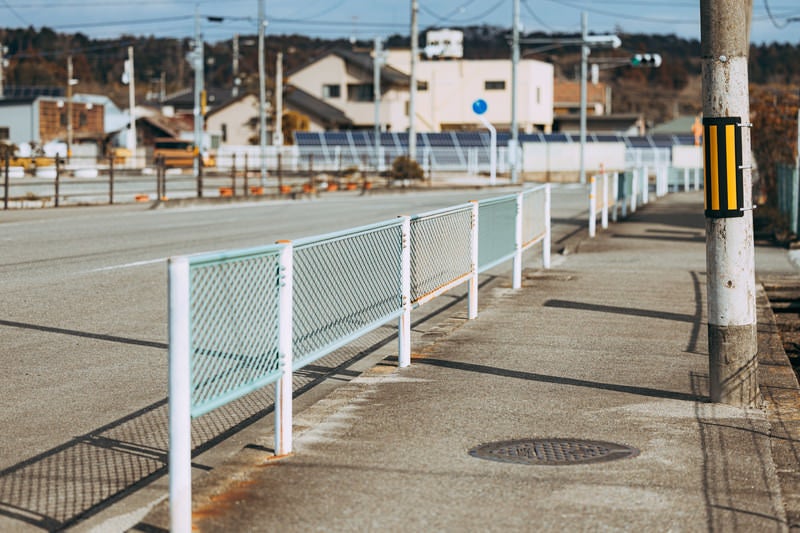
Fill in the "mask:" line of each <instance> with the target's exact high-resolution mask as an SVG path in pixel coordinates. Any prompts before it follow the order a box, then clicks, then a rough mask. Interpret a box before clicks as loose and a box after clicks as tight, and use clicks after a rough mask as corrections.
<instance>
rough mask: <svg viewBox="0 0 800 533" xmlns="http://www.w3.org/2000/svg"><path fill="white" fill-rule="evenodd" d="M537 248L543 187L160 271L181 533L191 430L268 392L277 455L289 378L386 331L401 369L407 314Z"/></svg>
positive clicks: (544, 225) (286, 441)
mask: <svg viewBox="0 0 800 533" xmlns="http://www.w3.org/2000/svg"><path fill="white" fill-rule="evenodd" d="M537 243H541V244H542V263H543V265H544V267H545V268H549V265H550V187H549V185H543V186H539V187H535V188H531V189H527V190H524V191H522V192H520V193H516V194H512V195H507V196H503V197H499V198H493V199H488V200H481V201H479V202H470V203H467V204H461V205H456V206H453V207H449V208H446V209H441V210H437V211H432V212H428V213H423V214H419V215H415V216H410V217H409V216H407V217H400V218H397V219H394V220H388V221H385V222H379V223H376V224H371V225H369V226H363V227H359V228H354V229H350V230H345V231H340V232H336V233H331V234H328V235H321V236H315V237H309V238H305V239H300V240H297V241H295V242H288V241H279V242H278V243H277V244H274V245H270V246H264V247H260V248H252V249H246V250H236V251H228V252H221V253H213V254H202V255H195V256H187V257H176V258H173V259H171V260H170V262H169V412H170V447H169V468H170V476H169V477H170V509H171V524H172V528H171V530H172V531H176V532H187V531H189V530H190V529H191V418H192V417H197V416H200V415H202V414H204V413H208V412H209V411H211V410H213V409H215V408H217V407H220V406H222V405H225V404H226V403H228V402H230V401H232V400H234V399H236V398H239V397H241V396H243V395H245V394H248V393H249V392H252V391H254V390H256V389H258V388H261V387H264V386H266V385H270V384H273V383H275V384H276V400H275V453H276V454H277V455H283V454H286V453H289V452H290V451H291V449H292V434H291V426H292V372H293V371H295V370H297V369H299V368H301V367H303V366H305V365H308V364H310V363H312V362H314V361H316V360H317V359H319V358H320V357H323V356H324V355H327V354H329V353H331V352H332V351H334V350H335V349H337V348H339V347H341V346H344V345H345V344H347V343H348V342H351V341H352V340H354V339H356V338H358V337H359V336H361V335H364V334H365V333H367V332H369V331H372V330H374V329H376V328H377V327H379V326H381V325H383V324H385V323H386V322H388V321H390V320H394V319H397V320H398V353H399V357H398V359H399V365H400V366H407V365H409V364H410V361H411V310H412V308H414V307H418V306H421V305H423V304H424V303H426V302H428V301H430V300H431V299H432V298H435V297H436V296H438V295H440V294H442V293H444V292H446V291H448V290H450V289H452V288H454V287H456V286H458V285H461V284H463V283H467V284H468V286H469V296H468V316H469V318H470V319H472V318H475V317H476V316H477V313H478V273H479V272H482V271H485V270H487V269H489V268H491V267H493V266H496V265H498V264H499V263H501V262H503V261H507V260H513V273H512V278H513V279H512V286H513V287H514V288H519V287H521V279H522V276H521V271H522V252H523V251H524V250H526V249H527V248H529V247H531V246H533V245H535V244H537Z"/></svg>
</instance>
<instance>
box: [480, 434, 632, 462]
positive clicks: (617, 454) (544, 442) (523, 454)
mask: <svg viewBox="0 0 800 533" xmlns="http://www.w3.org/2000/svg"><path fill="white" fill-rule="evenodd" d="M469 454H470V455H471V456H473V457H477V458H479V459H489V460H491V461H500V462H503V463H518V464H525V465H552V466H559V465H574V464H584V463H600V462H604V461H613V460H615V459H624V458H626V457H636V456H637V455H639V450H637V449H636V448H632V447H630V446H625V445H623V444H615V443H613V442H603V441H597V440H575V439H520V440H506V441H501V442H490V443H488V444H481V445H480V446H477V447H475V448H473V449H471V450H470V451H469Z"/></svg>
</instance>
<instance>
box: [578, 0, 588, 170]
mask: <svg viewBox="0 0 800 533" xmlns="http://www.w3.org/2000/svg"><path fill="white" fill-rule="evenodd" d="M588 36H589V17H588V16H587V15H586V11H584V12H582V13H581V39H582V40H583V43H582V44H581V119H580V124H581V125H580V129H581V132H580V139H581V157H580V159H581V161H580V167H579V168H580V171H579V174H578V175H579V176H580V181H581V183H586V64H587V63H588V62H589V46H588V45H587V43H586V38H587V37H588Z"/></svg>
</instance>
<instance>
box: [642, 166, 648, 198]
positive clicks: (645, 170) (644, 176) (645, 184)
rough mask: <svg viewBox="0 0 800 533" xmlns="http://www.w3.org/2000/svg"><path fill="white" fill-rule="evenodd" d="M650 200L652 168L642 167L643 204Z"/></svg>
mask: <svg viewBox="0 0 800 533" xmlns="http://www.w3.org/2000/svg"><path fill="white" fill-rule="evenodd" d="M648 202H650V168H649V167H647V166H645V167H643V168H642V205H647V203H648Z"/></svg>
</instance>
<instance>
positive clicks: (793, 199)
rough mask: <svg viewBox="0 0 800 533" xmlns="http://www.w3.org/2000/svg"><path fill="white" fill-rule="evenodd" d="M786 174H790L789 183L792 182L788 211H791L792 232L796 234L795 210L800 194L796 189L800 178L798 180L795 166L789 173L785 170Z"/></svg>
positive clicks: (799, 183) (799, 185)
mask: <svg viewBox="0 0 800 533" xmlns="http://www.w3.org/2000/svg"><path fill="white" fill-rule="evenodd" d="M787 170H789V167H787ZM786 174H788V175H790V176H791V178H790V179H791V181H790V183H791V184H792V185H791V187H792V189H791V194H790V195H789V198H791V200H790V201H791V202H792V203H791V206H790V211H789V212H790V213H791V215H790V216H791V218H790V221H791V229H792V233H794V234H797V210H798V207H800V206H798V205H797V204H798V201H800V194H798V193H800V191H799V190H798V187H800V180H798V174H797V168H792V169H791V173H790V172H786Z"/></svg>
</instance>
